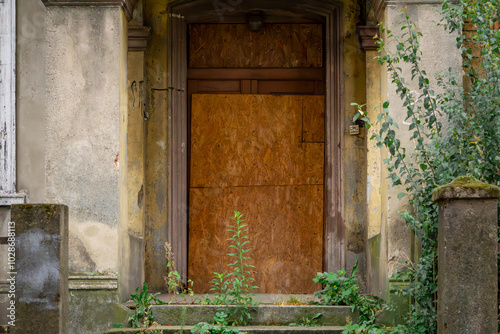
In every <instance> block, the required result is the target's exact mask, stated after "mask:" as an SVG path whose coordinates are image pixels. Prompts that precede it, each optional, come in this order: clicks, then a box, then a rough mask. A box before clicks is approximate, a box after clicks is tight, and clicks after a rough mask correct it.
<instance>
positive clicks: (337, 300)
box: [313, 261, 359, 305]
mask: <svg viewBox="0 0 500 334" xmlns="http://www.w3.org/2000/svg"><path fill="white" fill-rule="evenodd" d="M357 269H358V261H356V264H355V265H354V267H353V268H352V272H351V276H346V272H345V270H339V271H338V272H337V273H327V272H324V273H317V274H316V277H315V278H314V279H313V281H314V283H319V284H321V285H323V289H322V290H319V291H316V292H315V293H314V294H315V296H316V297H318V298H319V300H320V304H322V305H353V304H354V303H355V302H356V300H357V298H358V296H359V286H358V283H357V281H358V279H357V278H356V276H355V274H356V271H357Z"/></svg>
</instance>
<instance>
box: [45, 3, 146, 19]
mask: <svg viewBox="0 0 500 334" xmlns="http://www.w3.org/2000/svg"><path fill="white" fill-rule="evenodd" d="M42 2H43V3H44V4H45V6H121V7H122V8H123V11H124V12H125V16H126V17H127V20H129V21H130V20H131V19H132V14H133V12H134V7H135V5H136V4H137V0H42Z"/></svg>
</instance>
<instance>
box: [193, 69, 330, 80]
mask: <svg viewBox="0 0 500 334" xmlns="http://www.w3.org/2000/svg"><path fill="white" fill-rule="evenodd" d="M187 73H188V79H198V80H208V79H217V80H245V79H247V80H323V79H324V78H325V70H324V69H323V68H224V69H222V68H221V69H218V68H189V69H188V72H187Z"/></svg>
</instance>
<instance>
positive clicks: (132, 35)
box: [128, 27, 151, 51]
mask: <svg viewBox="0 0 500 334" xmlns="http://www.w3.org/2000/svg"><path fill="white" fill-rule="evenodd" d="M150 36H151V28H150V27H129V28H128V50H129V51H146V48H147V47H148V44H149V38H150Z"/></svg>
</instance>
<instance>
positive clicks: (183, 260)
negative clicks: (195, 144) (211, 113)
mask: <svg viewBox="0 0 500 334" xmlns="http://www.w3.org/2000/svg"><path fill="white" fill-rule="evenodd" d="M167 45H168V50H169V52H168V59H167V66H168V69H167V71H168V73H167V75H168V86H169V94H168V120H169V121H168V135H169V139H170V140H169V143H170V145H169V159H168V164H169V171H168V174H169V175H168V221H167V225H168V227H167V230H168V236H166V237H167V238H166V239H167V240H166V241H168V242H169V243H170V245H171V246H172V251H173V253H174V257H175V259H174V260H175V264H176V268H177V271H178V272H179V273H180V274H181V277H183V278H186V277H187V264H188V262H187V260H188V257H187V250H188V215H189V207H188V186H189V179H188V159H189V155H188V137H189V127H188V125H189V115H188V108H187V24H186V20H185V19H184V18H183V17H182V16H180V15H171V16H170V18H169V20H168V41H167Z"/></svg>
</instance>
